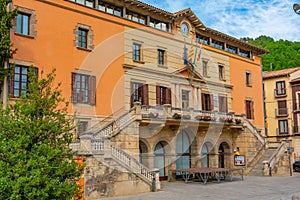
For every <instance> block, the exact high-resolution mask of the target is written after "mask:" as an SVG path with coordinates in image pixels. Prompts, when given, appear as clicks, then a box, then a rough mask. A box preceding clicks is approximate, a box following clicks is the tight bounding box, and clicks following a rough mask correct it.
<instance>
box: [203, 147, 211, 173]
mask: <svg viewBox="0 0 300 200" xmlns="http://www.w3.org/2000/svg"><path fill="white" fill-rule="evenodd" d="M211 146H212V145H211V144H210V143H209V142H206V143H204V144H203V146H202V149H201V168H208V167H209V152H210V150H211Z"/></svg>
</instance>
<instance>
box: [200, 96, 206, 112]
mask: <svg viewBox="0 0 300 200" xmlns="http://www.w3.org/2000/svg"><path fill="white" fill-rule="evenodd" d="M201 102H202V110H205V94H204V93H201Z"/></svg>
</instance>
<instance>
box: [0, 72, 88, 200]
mask: <svg viewBox="0 0 300 200" xmlns="http://www.w3.org/2000/svg"><path fill="white" fill-rule="evenodd" d="M43 76H44V75H43V72H42V77H41V79H40V80H38V79H37V78H36V76H34V75H33V73H32V69H31V70H30V71H29V74H28V78H29V84H28V87H27V92H26V95H25V94H24V95H23V96H22V97H21V98H20V99H18V100H16V101H15V102H14V103H13V104H10V105H9V106H8V107H7V108H2V107H1V108H0V122H1V123H0V147H1V148H0V199H22V200H24V199H32V200H33V199H34V200H35V199H64V200H65V199H71V198H72V197H73V195H74V194H75V193H76V192H78V190H79V186H78V185H76V183H75V182H74V178H76V177H78V176H79V175H80V172H81V170H82V169H81V167H79V166H78V165H77V163H76V162H75V161H74V160H73V156H74V153H73V152H72V151H71V149H70V148H69V144H70V143H71V142H72V139H73V132H74V128H75V127H74V121H73V117H70V116H69V115H68V114H67V107H68V102H65V100H64V98H62V96H61V90H60V89H59V87H60V84H59V85H57V86H54V85H53V80H54V79H55V70H53V71H52V72H51V73H50V74H48V75H46V76H45V77H44V78H43Z"/></svg>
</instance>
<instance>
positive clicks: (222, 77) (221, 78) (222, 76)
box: [218, 65, 225, 81]
mask: <svg viewBox="0 0 300 200" xmlns="http://www.w3.org/2000/svg"><path fill="white" fill-rule="evenodd" d="M218 68H219V79H220V80H221V81H223V80H225V76H224V66H222V65H219V67H218Z"/></svg>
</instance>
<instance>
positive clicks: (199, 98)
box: [197, 88, 202, 110]
mask: <svg viewBox="0 0 300 200" xmlns="http://www.w3.org/2000/svg"><path fill="white" fill-rule="evenodd" d="M197 90H198V108H197V110H202V99H201V98H202V95H201V89H200V88H197Z"/></svg>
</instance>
